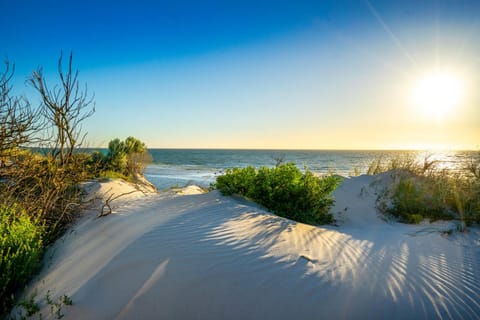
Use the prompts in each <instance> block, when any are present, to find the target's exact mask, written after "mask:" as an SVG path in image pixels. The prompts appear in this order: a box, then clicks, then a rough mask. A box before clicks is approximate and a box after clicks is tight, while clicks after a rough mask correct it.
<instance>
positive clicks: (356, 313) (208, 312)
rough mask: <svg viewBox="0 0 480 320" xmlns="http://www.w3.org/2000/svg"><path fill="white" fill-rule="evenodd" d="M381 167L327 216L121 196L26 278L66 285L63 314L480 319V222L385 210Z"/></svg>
mask: <svg viewBox="0 0 480 320" xmlns="http://www.w3.org/2000/svg"><path fill="white" fill-rule="evenodd" d="M374 179H375V178H373V177H369V176H361V177H357V178H352V179H346V180H345V181H344V182H343V183H342V185H341V186H340V187H339V189H338V190H337V191H336V194H335V196H336V205H335V207H334V208H333V209H332V212H333V213H334V214H335V216H336V218H337V220H338V226H328V227H313V226H308V225H304V224H300V223H295V222H293V221H290V220H286V219H283V218H280V217H277V216H275V215H273V214H270V213H268V212H265V211H264V210H262V209H261V208H259V207H258V206H255V205H253V204H251V203H248V202H246V201H240V200H236V199H232V198H228V197H223V196H221V195H220V194H219V193H217V192H210V193H208V194H197V195H182V196H180V195H175V194H174V193H173V192H170V193H167V194H147V195H145V194H139V195H136V196H131V197H129V198H125V199H122V198H120V199H118V201H117V203H116V204H115V205H116V207H115V210H114V214H112V215H109V216H107V217H104V218H100V219H96V218H95V216H96V214H95V213H90V214H87V215H86V216H85V217H84V218H83V219H82V220H81V221H79V223H78V224H77V225H76V226H75V227H74V228H73V229H72V231H71V232H69V233H67V234H66V235H65V236H64V237H63V238H62V239H60V240H59V241H58V242H57V244H56V245H55V247H54V248H52V250H50V252H49V254H48V256H47V261H48V263H47V265H46V267H45V268H44V270H43V271H42V273H41V274H40V275H39V276H38V277H37V279H36V280H35V281H34V282H33V283H32V284H31V285H30V286H29V288H28V290H29V292H34V291H36V292H37V297H38V299H39V300H40V301H41V302H42V299H44V298H42V297H45V294H46V292H47V291H48V290H50V292H51V295H52V297H53V298H56V297H58V296H60V295H63V294H67V295H69V296H70V297H71V298H72V300H73V306H70V307H65V308H64V309H63V311H64V313H65V318H67V319H113V318H116V319H291V318H304V317H307V318H313V319H319V318H328V319H338V318H340V319H341V318H344V319H372V318H387V317H388V318H390V319H392V318H393V319H412V318H414V319H423V318H425V319H431V318H440V319H478V318H479V317H480V302H479V301H480V231H479V230H478V229H476V228H472V229H470V231H469V232H468V233H454V234H453V235H444V234H443V233H441V230H443V229H448V228H451V227H452V224H448V223H436V224H423V225H419V226H409V225H403V224H399V223H394V222H389V221H384V220H382V219H381V217H379V216H378V214H377V212H376V210H375V209H374V205H375V200H376V193H377V192H379V189H378V188H379V185H378V184H375V180H374ZM116 187H118V186H115V185H113V187H112V186H105V185H104V186H102V188H104V190H105V188H110V189H109V190H112V189H111V188H116ZM186 193H188V192H186ZM194 193H197V192H194ZM42 303H43V304H42V307H43V308H42V313H43V316H44V317H45V318H49V317H53V316H52V315H51V314H50V310H49V307H48V306H46V305H45V304H44V301H43V302H42Z"/></svg>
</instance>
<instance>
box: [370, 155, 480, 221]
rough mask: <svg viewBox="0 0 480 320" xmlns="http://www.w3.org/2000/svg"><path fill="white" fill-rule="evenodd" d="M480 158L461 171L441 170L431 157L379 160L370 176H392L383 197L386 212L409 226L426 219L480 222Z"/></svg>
mask: <svg viewBox="0 0 480 320" xmlns="http://www.w3.org/2000/svg"><path fill="white" fill-rule="evenodd" d="M479 171H480V155H479V156H478V157H476V158H473V159H471V162H470V164H469V166H468V167H465V168H461V170H449V169H438V163H437V162H435V161H431V160H430V158H429V157H428V156H427V157H425V159H424V160H423V161H418V160H415V159H414V158H412V157H406V158H394V159H387V160H382V159H377V160H375V161H374V162H373V163H372V164H371V165H370V168H369V170H368V174H379V173H384V172H390V173H391V176H392V178H393V179H392V185H391V186H390V188H388V190H387V191H386V192H385V193H384V194H383V196H382V199H381V201H380V203H382V204H383V205H382V206H381V207H380V209H381V210H382V211H384V212H385V213H388V214H392V215H393V216H395V217H398V218H399V219H400V220H401V221H403V222H407V223H419V222H420V221H422V220H423V219H430V220H439V219H443V220H450V219H459V220H461V221H463V222H465V223H466V224H467V225H470V224H472V223H479V222H480V174H479Z"/></svg>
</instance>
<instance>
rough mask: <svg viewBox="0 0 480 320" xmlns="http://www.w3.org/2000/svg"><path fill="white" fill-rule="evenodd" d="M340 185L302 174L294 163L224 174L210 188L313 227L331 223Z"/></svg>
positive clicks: (330, 179)
mask: <svg viewBox="0 0 480 320" xmlns="http://www.w3.org/2000/svg"><path fill="white" fill-rule="evenodd" d="M340 181H341V179H340V178H339V177H337V176H327V177H316V176H315V175H314V174H313V173H312V172H311V171H309V170H306V171H305V172H304V173H302V172H301V171H300V170H299V169H298V168H297V167H296V166H295V164H294V163H287V164H279V165H277V166H276V167H274V168H267V167H262V168H260V169H258V170H257V169H255V168H254V167H247V168H234V169H231V170H227V172H226V174H225V175H222V176H219V177H218V178H217V182H216V184H214V186H213V187H214V188H217V189H219V190H220V191H221V192H222V194H224V195H231V194H238V195H242V196H245V197H247V198H249V199H251V200H253V201H255V202H256V203H258V204H260V205H262V206H264V207H265V208H267V209H269V210H271V211H273V212H274V213H275V214H277V215H279V216H282V217H285V218H289V219H292V220H295V221H299V222H303V223H308V224H312V225H316V224H322V223H329V222H332V215H331V214H330V213H329V212H328V210H329V208H330V207H331V206H332V205H333V201H334V200H333V197H332V193H333V191H334V190H335V188H336V187H337V185H338V184H339V182H340Z"/></svg>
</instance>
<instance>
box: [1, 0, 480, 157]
mask: <svg viewBox="0 0 480 320" xmlns="http://www.w3.org/2000/svg"><path fill="white" fill-rule="evenodd" d="M0 12H2V13H3V14H2V19H1V20H0V30H2V34H3V39H2V46H1V47H0V55H2V57H7V58H8V59H10V60H11V61H12V62H15V65H16V77H15V90H16V92H19V93H22V94H25V95H27V96H28V98H29V99H30V100H32V102H34V103H33V104H34V105H35V102H37V103H38V96H37V95H36V94H35V92H33V90H32V89H31V88H29V87H28V86H26V85H25V79H26V78H27V77H28V75H29V74H30V73H31V72H32V70H34V69H35V68H36V67H38V66H39V65H42V66H43V68H44V70H45V73H46V75H47V78H48V80H49V82H51V83H52V84H53V83H54V82H55V81H56V78H55V72H56V62H57V58H58V55H59V53H60V51H61V50H63V51H64V52H65V53H68V52H70V51H72V52H73V54H74V64H75V67H76V68H77V69H79V70H80V80H81V82H86V83H87V84H88V88H89V90H90V91H91V92H94V93H95V101H96V110H97V111H96V113H95V114H94V116H93V117H92V118H90V119H88V120H87V121H86V122H85V125H84V129H85V130H86V131H88V133H89V134H88V143H89V144H90V145H91V146H102V145H106V143H108V141H109V140H111V139H113V138H115V137H120V138H125V137H126V136H129V135H133V136H136V137H138V138H140V139H142V140H144V141H146V142H147V145H149V146H151V147H173V148H174V147H178V148H188V147H193V148H289V149H304V148H308V149H392V148H393V149H395V148H438V147H446V148H468V149H471V148H478V147H479V144H480V111H479V110H480V96H479V93H478V92H477V90H474V89H473V88H478V87H479V84H480V83H479V82H480V81H479V80H480V79H479V78H478V74H480V72H479V71H480V41H479V40H480V1H391V2H389V1H373V0H372V1H237V2H233V1H171V2H166V1H59V0H56V1H21V0H20V1H6V0H3V1H1V2H0ZM437 69H439V70H440V69H441V70H448V72H450V71H451V72H453V73H454V74H455V75H456V77H457V78H458V79H460V80H461V82H462V99H461V101H459V102H458V103H457V104H456V105H455V108H454V109H453V110H451V112H450V113H449V114H448V115H446V116H444V117H436V116H435V115H433V114H431V115H428V114H427V115H425V114H424V113H422V112H418V111H419V110H417V109H418V107H417V108H416V107H414V106H412V103H411V91H412V86H413V87H414V86H415V83H416V81H417V78H419V77H421V75H422V74H428V73H431V72H433V71H432V70H437ZM452 70H453V71H452Z"/></svg>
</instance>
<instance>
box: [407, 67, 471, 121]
mask: <svg viewBox="0 0 480 320" xmlns="http://www.w3.org/2000/svg"><path fill="white" fill-rule="evenodd" d="M462 94H463V85H462V82H461V81H460V79H459V78H457V77H455V76H454V75H451V74H448V73H441V72H437V73H431V74H428V75H426V76H424V77H422V78H420V80H419V81H418V82H417V83H416V85H415V87H414V103H415V107H416V108H417V110H419V111H421V112H422V113H424V115H425V116H428V117H434V118H437V119H443V118H444V117H445V116H447V115H448V114H449V113H451V112H452V111H454V110H455V108H456V107H457V106H458V105H459V103H460V102H461V99H462Z"/></svg>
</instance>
